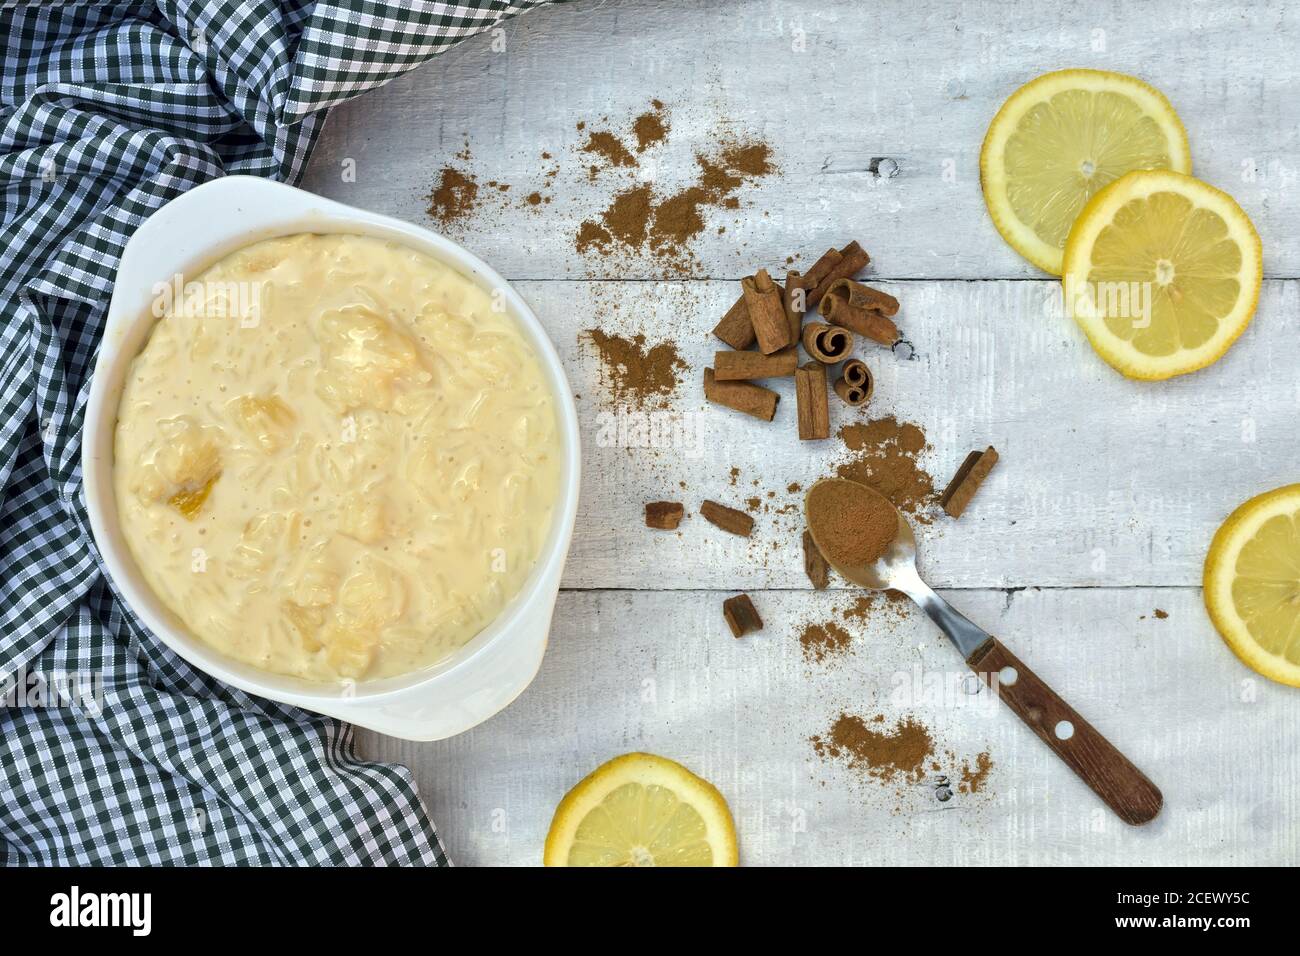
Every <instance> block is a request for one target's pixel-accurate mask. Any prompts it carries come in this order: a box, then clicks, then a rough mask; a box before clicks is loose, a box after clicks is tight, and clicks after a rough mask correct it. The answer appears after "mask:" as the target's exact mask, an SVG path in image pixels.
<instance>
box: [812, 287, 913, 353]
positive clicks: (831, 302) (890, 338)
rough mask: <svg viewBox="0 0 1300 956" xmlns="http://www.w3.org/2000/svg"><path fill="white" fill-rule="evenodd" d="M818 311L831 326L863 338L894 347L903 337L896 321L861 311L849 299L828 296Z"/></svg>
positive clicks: (875, 313)
mask: <svg viewBox="0 0 1300 956" xmlns="http://www.w3.org/2000/svg"><path fill="white" fill-rule="evenodd" d="M817 311H818V312H819V313H821V315H822V317H823V318H825V319H826V321H827V322H829V323H831V325H838V326H839V327H840V328H843V329H848V330H849V331H850V332H853V333H855V334H857V335H861V336H862V337H863V338H867V339H871V340H872V341H873V342H879V343H880V344H881V345H888V346H891V347H892V346H893V345H894V343H895V342H897V341H898V340H899V339H900V338H902V336H901V335H900V334H899V332H898V326H896V325H895V324H894V320H893V319H891V318H889V317H888V316H886V315H884V314H882V313H880V312H872V311H870V310H868V309H859V308H855V307H854V306H851V305H849V301H848V299H843V298H841V297H840V296H837V295H828V296H826V298H824V299H822V300H821V302H819V303H818V304H817Z"/></svg>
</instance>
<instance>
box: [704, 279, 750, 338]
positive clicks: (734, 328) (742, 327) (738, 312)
mask: <svg viewBox="0 0 1300 956" xmlns="http://www.w3.org/2000/svg"><path fill="white" fill-rule="evenodd" d="M713 334H714V335H716V336H717V337H718V338H720V339H722V341H724V342H726V343H727V344H728V345H730V346H731V347H732V348H733V349H737V350H740V349H747V348H749V347H750V346H751V345H753V344H754V325H753V323H751V322H750V321H749V309H747V308H746V307H745V293H744V291H743V290H742V292H741V293H740V298H739V299H737V300H736V301H735V304H733V305H732V307H731V308H730V309H728V310H727V314H726V315H724V316H723V317H722V321H720V322H719V323H718V324H717V325H715V326H714V327H713Z"/></svg>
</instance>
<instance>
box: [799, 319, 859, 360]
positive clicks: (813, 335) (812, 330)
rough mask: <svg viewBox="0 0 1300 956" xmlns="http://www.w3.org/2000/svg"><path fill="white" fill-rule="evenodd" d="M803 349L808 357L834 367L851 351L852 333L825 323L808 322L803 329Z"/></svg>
mask: <svg viewBox="0 0 1300 956" xmlns="http://www.w3.org/2000/svg"><path fill="white" fill-rule="evenodd" d="M803 347H804V350H805V351H806V352H807V353H808V355H809V357H811V358H814V359H816V360H817V361H819V362H821V363H822V364H823V365H834V364H835V363H836V362H838V361H840V359H842V358H844V356H846V355H848V354H849V353H850V352H852V351H853V333H852V332H850V331H849V330H848V329H841V328H839V327H838V326H830V325H827V324H826V323H825V322H809V323H808V324H807V325H805V326H804V327H803Z"/></svg>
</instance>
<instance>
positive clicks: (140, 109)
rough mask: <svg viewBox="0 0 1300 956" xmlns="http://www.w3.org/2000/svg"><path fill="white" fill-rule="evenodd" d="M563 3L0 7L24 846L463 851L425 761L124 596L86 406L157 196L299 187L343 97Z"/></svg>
mask: <svg viewBox="0 0 1300 956" xmlns="http://www.w3.org/2000/svg"><path fill="white" fill-rule="evenodd" d="M546 2H548V0H517V2H500V0H463V2H460V3H435V2H409V0H408V2H400V3H399V2H392V3H389V2H380V0H353V2H336V3H324V2H321V3H315V2H306V0H298V2H294V0H251V2H231V0H225V2H212V0H206V2H200V0H193V2H191V0H174V2H166V0H158V2H156V3H154V2H149V3H143V2H131V3H127V2H116V3H112V2H110V3H85V4H80V3H69V4H61V5H49V6H43V7H24V8H19V9H10V10H7V11H0V31H2V32H3V34H4V37H5V42H4V46H3V47H2V48H0V183H3V186H4V190H3V194H2V196H0V225H2V228H3V243H0V290H2V291H3V297H2V298H0V734H2V737H0V859H3V862H5V863H6V864H56V863H57V864H83V865H84V864H163V863H174V864H210V863H229V864H325V865H341V864H379V863H386V864H387V863H392V864H436V865H442V864H445V863H446V862H447V859H446V855H445V853H444V851H443V848H442V846H441V844H440V843H439V840H438V836H437V834H436V832H435V830H434V827H433V825H432V823H431V822H430V821H429V819H428V815H427V814H426V812H425V810H424V808H423V806H422V805H421V803H420V799H419V796H418V795H417V793H416V789H415V786H414V783H413V781H412V780H411V776H410V773H409V771H407V770H406V769H405V768H403V767H396V766H386V765H381V764H374V763H367V762H364V761H361V760H358V759H357V758H356V756H355V755H354V754H353V748H352V729H351V727H349V726H347V725H345V724H341V723H339V722H338V721H335V720H331V719H329V718H325V717H320V716H317V715H314V714H309V713H306V712H304V711H301V710H297V709H294V708H290V707H285V706H282V705H279V704H275V703H272V702H270V701H266V700H262V699H260V698H257V697H253V696H250V695H248V694H244V693H242V692H240V691H238V690H235V689H233V688H230V687H227V686H225V685H224V684H221V683H220V682H218V681H215V680H213V679H211V678H209V677H207V676H205V675H204V674H202V673H200V672H199V671H196V670H195V669H194V668H192V667H190V666H189V665H188V664H187V663H186V662H185V661H184V660H182V659H181V658H179V657H177V656H176V655H175V654H173V653H172V652H171V651H170V650H168V648H167V647H166V646H165V645H163V644H162V643H161V642H160V641H158V640H157V639H156V638H155V637H154V636H153V635H152V634H151V633H150V632H149V631H148V630H147V629H146V628H145V627H143V625H142V624H141V623H140V622H139V621H138V620H137V619H136V618H135V617H134V616H133V615H132V613H131V612H130V611H129V609H127V608H126V606H125V605H124V604H122V603H121V602H120V600H119V598H118V597H117V596H116V595H115V594H114V592H113V589H112V586H111V584H110V582H108V580H107V579H106V578H105V576H104V572H103V571H102V569H101V567H100V565H99V562H98V559H97V556H96V554H95V551H94V545H93V541H92V539H91V535H90V531H89V524H88V520H87V517H86V511H85V504H84V498H83V492H82V485H81V469H80V465H79V461H80V455H81V426H82V417H83V411H84V408H85V401H86V395H87V389H88V384H89V382H88V378H89V374H90V371H91V369H92V367H93V363H94V357H95V353H96V348H97V345H98V341H99V337H100V331H101V329H102V327H103V320H104V314H105V311H106V309H107V305H108V299H109V296H110V295H111V293H112V288H113V276H114V273H115V270H116V267H117V262H118V259H119V257H120V255H121V252H122V249H123V247H124V245H125V244H126V241H127V240H128V239H129V238H130V236H131V233H132V232H133V231H134V230H135V228H136V227H137V226H138V225H139V224H140V223H141V222H142V221H143V220H144V219H145V218H146V217H148V216H149V215H150V213H152V212H153V211H154V210H156V209H158V208H159V207H160V206H162V205H163V204H164V203H166V202H167V201H168V200H169V199H172V198H173V197H175V196H177V195H179V194H180V193H182V192H184V191H185V190H187V189H190V188H192V187H193V186H196V185H198V184H199V183H202V182H204V181H206V180H208V179H211V178H213V177H216V176H222V175H226V174H228V173H243V174H251V175H258V176H266V177H269V178H272V179H277V180H281V181H284V182H294V181H295V180H296V179H297V178H298V177H299V175H300V174H301V172H302V170H303V167H304V165H305V163H306V159H307V156H308V153H309V152H310V150H311V147H312V144H313V142H314V140H315V138H316V135H317V133H318V131H319V129H320V126H321V123H322V121H323V119H324V115H325V109H326V108H327V107H329V106H331V105H333V104H335V103H339V102H341V101H343V100H345V99H348V98H350V97H352V96H355V95H357V94H358V93H361V92H363V91H365V90H367V89H370V88H372V87H375V86H379V85H382V84H383V83H385V82H387V81H388V80H391V79H392V78H394V77H395V76H398V75H399V74H401V73H403V72H404V71H406V70H409V69H411V68H412V67H414V66H417V65H418V64H420V63H422V62H424V61H425V60H427V59H428V58H429V57H431V56H434V55H435V54H437V53H439V52H441V51H443V50H445V49H447V48H448V47H450V46H452V45H453V44H455V43H456V42H458V41H459V40H461V39H464V38H466V37H469V36H472V35H473V34H475V33H478V32H481V31H482V30H485V29H488V28H490V27H492V26H493V25H495V24H496V23H498V22H500V21H501V20H503V19H506V18H508V17H511V16H514V15H515V14H517V13H520V12H522V11H524V10H526V9H529V8H532V7H536V6H541V5H543V4H544V3H546ZM74 686H75V687H76V692H74V693H63V694H60V693H58V692H57V688H63V689H64V690H65V691H66V690H67V689H68V688H70V687H74Z"/></svg>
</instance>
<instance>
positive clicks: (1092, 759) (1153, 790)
mask: <svg viewBox="0 0 1300 956" xmlns="http://www.w3.org/2000/svg"><path fill="white" fill-rule="evenodd" d="M966 663H967V664H969V665H970V666H971V668H972V669H973V670H974V671H975V673H977V674H979V675H980V677H981V678H983V680H984V682H985V683H986V684H988V685H989V687H990V688H991V689H992V690H993V691H994V693H996V694H997V695H998V697H999V698H1000V699H1001V700H1002V702H1003V703H1005V704H1006V705H1007V706H1009V707H1010V708H1011V709H1012V710H1013V711H1015V712H1016V713H1017V714H1018V715H1019V716H1020V719H1021V720H1023V721H1024V722H1025V723H1026V724H1028V725H1029V729H1030V730H1032V731H1033V732H1034V733H1036V734H1037V735H1038V738H1039V739H1040V740H1042V741H1043V743H1045V744H1047V746H1049V747H1051V748H1052V750H1053V751H1055V752H1056V755H1057V756H1058V757H1060V758H1061V759H1062V760H1064V761H1065V763H1066V764H1067V765H1068V766H1069V767H1070V769H1071V770H1073V771H1074V772H1075V773H1076V774H1078V775H1079V779H1080V780H1082V781H1083V782H1084V783H1086V784H1087V785H1088V786H1089V787H1091V788H1092V791H1093V793H1095V794H1097V796H1099V797H1101V799H1102V800H1103V801H1105V803H1106V805H1107V806H1108V807H1110V808H1111V809H1112V810H1114V811H1115V813H1116V814H1117V815H1118V816H1119V818H1120V819H1121V820H1123V821H1124V822H1125V823H1129V824H1132V825H1133V826H1138V825H1140V824H1143V823H1147V822H1149V821H1151V820H1153V819H1155V816H1156V814H1157V813H1159V812H1160V807H1161V805H1162V804H1163V803H1164V797H1163V796H1161V794H1160V790H1159V788H1158V787H1156V785H1155V784H1154V783H1152V782H1151V781H1150V780H1149V779H1147V776H1146V774H1144V773H1143V772H1142V771H1141V770H1139V769H1138V768H1137V767H1135V766H1134V765H1133V764H1132V762H1131V761H1129V759H1128V758H1127V757H1125V756H1124V755H1123V754H1122V753H1120V752H1119V751H1118V750H1116V749H1115V745H1114V744H1112V743H1111V742H1110V741H1109V740H1107V739H1106V738H1105V737H1103V736H1102V735H1101V734H1100V733H1099V732H1098V731H1097V729H1096V728H1095V727H1093V726H1092V724H1090V723H1088V722H1087V721H1086V720H1084V719H1083V718H1082V717H1080V716H1079V714H1078V712H1077V711H1075V709H1074V708H1073V707H1071V706H1070V705H1069V704H1067V703H1066V702H1065V701H1063V700H1062V699H1061V698H1060V696H1058V695H1057V693H1056V691H1054V690H1052V688H1050V687H1048V686H1047V684H1046V683H1045V682H1044V681H1043V680H1042V679H1041V678H1039V677H1038V675H1037V674H1035V673H1034V672H1033V671H1031V670H1030V669H1029V668H1028V667H1026V666H1025V665H1024V664H1023V663H1021V661H1020V660H1019V658H1017V657H1016V656H1015V655H1014V654H1012V653H1011V652H1010V651H1009V650H1007V649H1006V647H1004V646H1003V645H1002V643H1001V642H1000V641H998V640H997V638H993V639H991V640H989V641H988V642H987V643H986V644H984V646H983V647H981V648H979V649H978V650H977V651H975V653H974V654H972V655H971V656H970V659H969V660H967V662H966Z"/></svg>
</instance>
